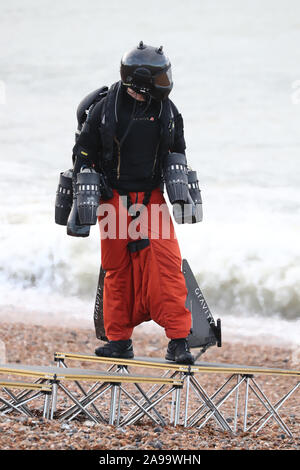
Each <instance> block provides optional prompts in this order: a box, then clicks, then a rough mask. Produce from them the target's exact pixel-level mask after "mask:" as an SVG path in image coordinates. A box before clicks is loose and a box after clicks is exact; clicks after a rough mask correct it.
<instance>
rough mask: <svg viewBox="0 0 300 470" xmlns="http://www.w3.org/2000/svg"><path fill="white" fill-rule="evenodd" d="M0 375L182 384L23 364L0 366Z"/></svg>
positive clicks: (179, 381)
mask: <svg viewBox="0 0 300 470" xmlns="http://www.w3.org/2000/svg"><path fill="white" fill-rule="evenodd" d="M0 373H7V374H15V375H21V376H31V377H39V378H48V379H49V380H99V381H102V382H108V383H109V382H114V383H121V382H122V383H128V382H130V383H160V384H169V385H178V386H181V385H182V383H183V381H182V380H181V379H179V378H168V377H165V378H163V377H152V376H145V375H137V374H135V375H132V374H128V375H122V374H119V373H117V372H103V371H99V370H90V369H80V368H69V367H68V368H62V367H54V366H49V367H47V366H34V365H24V364H4V365H3V364H2V365H0Z"/></svg>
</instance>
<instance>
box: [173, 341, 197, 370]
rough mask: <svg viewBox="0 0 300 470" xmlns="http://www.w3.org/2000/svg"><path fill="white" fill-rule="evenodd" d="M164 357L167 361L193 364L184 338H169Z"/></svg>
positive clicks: (193, 360) (192, 357)
mask: <svg viewBox="0 0 300 470" xmlns="http://www.w3.org/2000/svg"><path fill="white" fill-rule="evenodd" d="M166 359H167V361H174V362H177V364H194V362H195V359H194V356H192V354H191V352H190V349H189V346H188V343H187V340H186V338H179V339H171V341H170V342H169V344H168V349H167V354H166Z"/></svg>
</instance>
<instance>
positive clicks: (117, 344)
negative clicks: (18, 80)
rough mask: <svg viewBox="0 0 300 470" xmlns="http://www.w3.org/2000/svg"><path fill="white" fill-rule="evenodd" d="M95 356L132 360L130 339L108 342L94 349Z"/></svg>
mask: <svg viewBox="0 0 300 470" xmlns="http://www.w3.org/2000/svg"><path fill="white" fill-rule="evenodd" d="M95 354H96V355H97V356H100V357H116V358H117V357H120V358H122V359H132V358H133V357H134V353H133V347H132V341H131V339H125V340H122V339H121V340H119V341H108V343H106V344H105V345H104V346H99V347H98V348H97V349H95Z"/></svg>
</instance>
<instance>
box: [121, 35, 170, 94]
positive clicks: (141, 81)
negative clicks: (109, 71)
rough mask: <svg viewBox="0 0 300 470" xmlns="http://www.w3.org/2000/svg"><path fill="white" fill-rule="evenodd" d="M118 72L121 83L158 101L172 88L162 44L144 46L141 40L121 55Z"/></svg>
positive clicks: (168, 62)
mask: <svg viewBox="0 0 300 470" xmlns="http://www.w3.org/2000/svg"><path fill="white" fill-rule="evenodd" d="M120 72H121V79H122V82H123V85H125V86H130V88H133V89H134V90H135V91H137V92H138V93H148V94H149V95H150V96H152V98H154V99H156V100H158V101H161V100H164V99H166V98H167V97H168V95H169V93H170V91H171V90H172V88H173V82H172V73H171V63H170V61H169V59H168V57H166V56H165V54H164V52H163V48H162V46H160V47H157V48H155V47H152V46H146V45H145V44H143V41H141V42H140V43H139V45H138V46H137V47H136V48H134V49H132V50H131V51H129V52H126V53H125V54H124V55H123V57H122V60H121V69H120Z"/></svg>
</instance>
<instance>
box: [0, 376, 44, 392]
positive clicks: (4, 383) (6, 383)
mask: <svg viewBox="0 0 300 470" xmlns="http://www.w3.org/2000/svg"><path fill="white" fill-rule="evenodd" d="M0 386H1V387H6V388H21V389H24V390H25V389H26V390H40V391H41V392H51V390H52V387H51V385H46V384H37V383H28V382H16V381H14V380H8V379H7V380H0Z"/></svg>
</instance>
